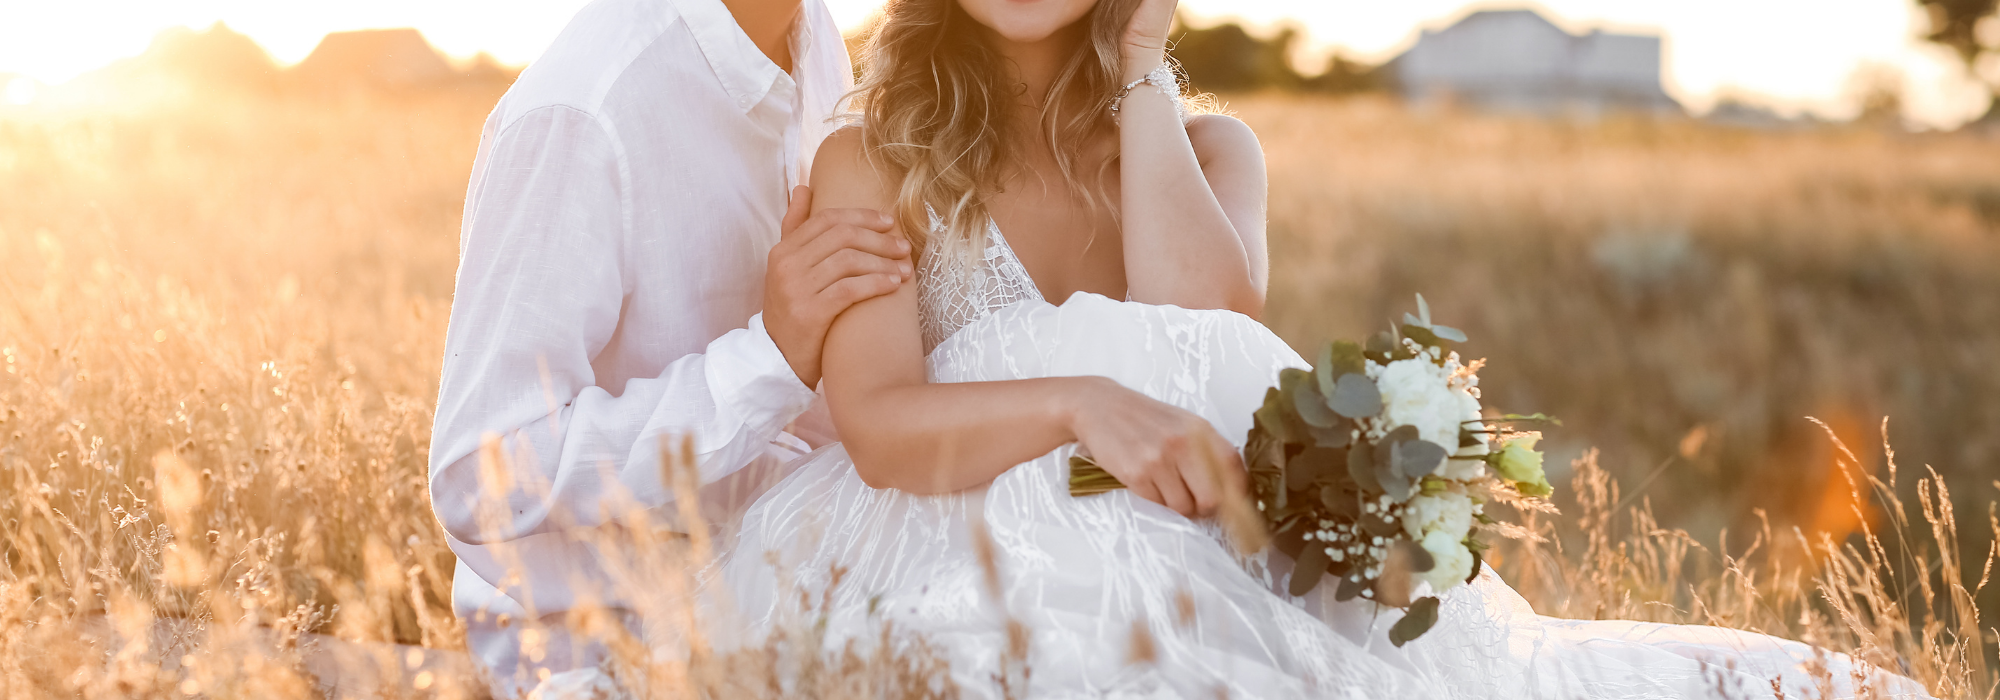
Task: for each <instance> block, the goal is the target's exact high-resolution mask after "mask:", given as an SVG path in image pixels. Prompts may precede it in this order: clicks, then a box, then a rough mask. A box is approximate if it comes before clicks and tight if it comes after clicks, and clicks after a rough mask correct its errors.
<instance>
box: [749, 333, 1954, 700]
mask: <svg viewBox="0 0 2000 700" xmlns="http://www.w3.org/2000/svg"><path fill="white" fill-rule="evenodd" d="M1305 366H1306V363H1305V362H1304V361H1303V360H1302V359H1301V358H1300V357H1299V356H1298V354H1297V353H1295V352H1293V351H1292V350H1291V349H1290V348H1289V347H1287V346H1286V345H1285V343H1284V342H1283V341H1282V340H1280V339H1279V338H1278V337H1277V336H1276V335H1274V334H1272V333H1271V332H1270V331H1269V330H1267V329H1266V328H1264V327H1263V326H1262V325H1260V324H1258V323H1257V322H1255V321H1253V320H1251V319H1249V318H1247V317H1244V316H1241V315H1239V314H1234V313H1229V312H1223V311H1189V310H1185V309H1180V308H1176V307H1162V306H1150V305H1144V304H1138V303H1132V302H1118V301H1112V300H1110V299H1106V298H1104V297H1101V296H1097V295H1091V294H1082V293H1079V294H1077V295H1076V296H1073V297H1071V298H1070V299H1069V300H1068V301H1067V302H1065V303H1064V304H1063V305H1062V306H1059V307H1058V306H1053V305H1050V304H1048V303H1046V302H1042V301H1025V302H1021V303H1019V304H1015V305H1013V306H1009V307H1006V308H1004V309H1000V310H998V311H995V312H993V313H990V314H988V315H987V316H986V317H984V318H982V319H980V320H978V321H975V322H974V323H972V324H971V325H968V326H966V327H965V328H963V329H961V330H960V331H959V332H958V333H957V334H955V335H953V336H952V337H951V338H950V339H948V340H946V341H945V342H944V343H942V344H940V345H939V346H938V347H937V348H936V350H934V351H933V352H932V354H931V355H930V357H929V372H930V378H931V381H933V382H965V381H996V380H1010V379H1029V378H1037V377H1052V376H1080V375H1101V376H1106V377H1110V378H1113V379H1115V380H1117V381H1119V382H1120V383H1121V384H1123V385H1125V386H1127V387H1130V388H1132V389H1134V390H1137V391H1141V392H1144V393H1145V394H1147V395H1149V396H1152V397H1154V398H1157V399H1159V400H1161V401H1165V402H1168V403H1171V404H1174V405H1177V406H1180V407H1182V408H1185V409H1188V410H1190V411H1193V412H1195V413H1197V414H1199V415H1201V416H1202V417H1204V418H1206V419H1208V420H1209V421H1211V422H1213V423H1214V424H1215V425H1216V427H1217V429H1218V430H1219V431H1220V432H1221V433H1222V434H1223V435H1225V436H1228V437H1230V438H1232V439H1235V440H1239V441H1240V440H1242V439H1243V436H1245V435H1246V434H1247V432H1248V430H1249V427H1250V421H1251V414H1252V412H1253V411H1254V410H1255V409H1256V407H1257V406H1258V405H1259V404H1260V403H1261V402H1262V399H1263V394H1264V390H1265V388H1266V387H1269V386H1272V385H1274V384H1276V382H1277V375H1278V372H1279V371H1280V370H1282V369H1284V368H1286V367H1305ZM1074 451H1075V448H1074V446H1069V447H1063V448H1061V449H1057V450H1055V451H1054V452H1051V453H1049V454H1047V455H1044V456H1042V457H1039V458H1037V459H1034V460H1031V461H1028V462H1024V463H1022V464H1020V465H1018V466H1016V467H1014V468H1013V469H1012V470H1009V471H1008V472H1006V473H1005V474H1002V475H1001V476H1000V477H999V478H997V479H995V480H994V481H993V482H992V483H991V484H989V485H987V486H985V487H983V488H979V489H974V490H969V491H965V492H961V493H955V494H949V495H942V496H916V495H910V494H906V493H902V492H899V491H895V490H882V489H873V488H870V487H868V486H867V485H866V484H864V483H862V481H861V479H860V478H859V476H858V475H857V474H856V473H855V470H854V468H853V464H852V462H851V461H850V460H849V459H848V457H847V455H846V453H845V452H844V451H843V450H842V449H841V448H840V446H838V445H832V446H829V447H826V448H823V449H821V450H819V451H816V452H814V453H812V454H810V455H807V456H806V457H804V458H802V459H801V460H800V461H799V462H798V463H797V464H796V465H795V471H793V472H792V473H791V474H789V475H788V476H786V477H785V478H784V479H783V480H782V481H779V482H778V483H777V485H775V486H774V487H772V488H771V489H770V490H769V491H768V492H766V493H765V494H764V495H763V496H762V497H761V498H759V499H758V500H757V501H756V502H755V503H754V504H753V505H752V506H751V507H750V508H749V510H748V511H746V512H745V513H744V514H743V517H742V519H741V521H740V525H739V526H738V527H737V528H736V529H735V531H734V532H732V533H729V534H730V535H731V536H730V537H729V538H728V539H729V540H730V541H731V544H729V545H728V549H727V551H726V552H725V553H724V555H723V557H722V559H721V560H720V561H719V562H718V564H717V565H716V568H715V569H714V571H713V575H712V576H711V578H710V581H711V585H712V586H714V587H718V588H719V589H720V591H721V593H722V594H723V595H721V596H719V599H726V600H728V601H729V602H728V603H727V604H726V607H728V608H729V610H728V611H725V614H724V616H727V617H733V618H734V619H733V620H731V624H732V625H735V626H737V627H738V628H739V629H743V630H747V631H748V635H747V636H746V637H744V638H743V639H746V640H750V639H757V638H759V637H760V635H761V634H762V633H764V632H767V631H769V630H771V629H774V628H776V627H778V626H781V625H787V624H807V625H818V624H824V625H825V630H826V632H827V634H826V643H827V644H828V645H829V646H838V645H843V644H846V643H848V642H850V641H853V642H856V643H861V644H868V643H872V640H876V639H879V638H880V631H881V630H882V629H883V626H884V625H889V626H891V628H892V629H893V630H894V631H895V633H896V634H898V635H904V636H903V637H899V638H913V637H911V635H920V636H921V637H922V638H923V639H924V640H926V641H927V643H928V644H929V645H930V647H931V648H932V649H934V650H935V651H936V652H937V653H939V654H942V655H943V656H944V657H945V658H946V659H947V660H948V661H949V662H950V664H951V674H952V678H953V679H954V680H955V681H956V682H957V683H958V684H959V686H960V687H961V690H962V691H963V692H964V693H965V694H966V695H967V696H969V697H975V698H986V697H1000V693H1001V691H1000V689H999V681H998V680H997V679H1001V678H1007V679H1009V682H1011V683H1017V684H1018V683H1021V682H1023V681H1025V683H1026V686H1027V687H1026V690H1025V693H1023V692H1021V691H1020V687H1019V685H1016V686H1015V688H1016V693H1015V694H1016V695H1017V696H1023V697H1035V698H1189V699H1193V698H1203V699H1206V698H1218V697H1228V698H1236V699H1250V698H1273V699H1275V698H1357V699H1358V698H1698V697H1717V696H1718V692H1717V689H1718V688H1727V689H1730V690H1731V694H1730V695H1729V696H1730V697H1745V698H1769V697H1777V694H1776V693H1775V692H1774V689H1773V684H1772V679H1779V683H1780V687H1782V688H1783V690H1784V695H1783V697H1788V698H1802V697H1819V695H1818V693H1817V692H1815V691H1812V690H1811V689H1812V688H1814V687H1815V685H1814V684H1815V682H1816V681H1815V680H1814V675H1815V674H1812V673H1809V672H1808V671H1807V670H1806V669H1807V668H1808V667H1809V666H1814V665H1817V666H1821V667H1824V668H1826V669H1827V670H1828V671H1830V672H1831V673H1830V675H1832V677H1833V678H1834V679H1836V681H1840V682H1842V684H1843V686H1851V685H1852V682H1851V679H1848V678H1847V672H1848V669H1849V668H1850V666H1851V661H1850V660H1848V659H1847V658H1846V657H1844V656H1840V655H1828V654H1824V653H1821V652H1818V651H1817V650H1815V649H1813V648H1812V647H1809V646H1806V645H1803V644H1798V643H1795V642H1788V641H1784V640H1780V639H1776V638H1772V637H1767V636H1763V635H1756V634H1750V633H1743V632H1736V631H1732V630H1723V629H1718V628H1710V627H1693V626H1676V625H1661V624H1649V623H1636V622H1622V621H1610V622H1585V621H1571V620H1559V619H1553V618H1546V617H1541V616H1538V615H1536V614H1535V613H1534V611H1533V610H1532V609H1531V608H1530V607H1529V606H1528V604H1527V603H1526V601H1524V600H1523V599H1522V598H1521V597H1520V596H1519V595H1517V594H1516V593H1515V592H1514V591H1513V590H1512V589H1510V588H1508V587H1507V585H1506V584H1505V583H1504V582H1502V581H1501V580H1500V579H1499V578H1498V577H1497V576H1495V575H1494V574H1493V573H1492V572H1491V571H1490V570H1489V571H1487V572H1484V573H1482V574H1481V576H1480V577H1479V578H1478V579H1477V580H1476V581H1475V582H1474V583H1473V584H1471V585H1468V586H1461V587H1459V588H1456V589H1454V590H1452V591H1450V592H1448V593H1447V594H1445V595H1444V596H1443V599H1444V606H1443V608H1442V609H1441V614H1440V620H1439V622H1438V624H1437V626H1436V627H1434V628H1433V629H1432V630H1431V631H1430V632H1429V633H1428V634H1426V635H1424V636H1423V637H1421V638H1419V639H1417V640H1416V641H1414V642H1411V643H1409V644H1408V645H1405V646H1404V647H1402V648H1396V647H1393V646H1391V645H1390V644H1389V642H1388V639H1387V629H1388V627H1389V626H1390V625H1392V624H1393V623H1394V622H1395V621H1396V619H1397V618H1398V615H1399V613H1398V612H1397V611H1395V610H1391V609H1382V608H1379V607H1378V606H1376V605H1374V604H1373V603H1369V602H1367V601H1363V600H1354V601H1348V602H1344V603H1343V602H1335V601H1334V600H1333V599H1332V594H1331V591H1330V590H1328V589H1330V588H1331V587H1327V586H1323V587H1321V589H1319V590H1316V591H1315V592H1314V593H1313V594H1311V595H1309V596H1308V597H1306V598H1293V597H1290V596H1288V595H1285V594H1284V593H1283V592H1282V591H1284V590H1285V584H1286V577H1287V576H1288V575H1289V571H1290V562H1289V561H1287V560H1285V558H1284V557H1283V555H1281V554H1274V553H1269V552H1265V553H1258V554H1255V555H1249V556H1244V555H1239V554H1237V553H1236V552H1234V551H1233V550H1232V549H1231V548H1230V547H1229V545H1228V544H1227V542H1226V540H1225V538H1224V536H1223V533H1222V532H1221V531H1220V529H1219V528H1218V527H1217V526H1216V525H1215V524H1214V523H1212V522H1208V521H1194V520H1189V519H1187V518H1184V517H1182V516H1180V515H1179V514H1176V513H1174V512H1172V511H1171V510H1168V509H1167V508H1165V507H1163V506H1160V505H1158V504H1155V503H1152V502H1150V501H1146V500H1143V499H1139V498H1135V497H1133V496H1132V495H1131V494H1130V493H1127V492H1122V491H1120V492H1113V493H1109V494H1104V495H1099V496H1090V497H1084V498H1073V497H1071V496H1070V495H1069V490H1068V468H1067V464H1068V459H1069V457H1070V456H1071V455H1072V454H1073V453H1074ZM1010 626H1012V627H1014V628H1015V629H1016V630H1018V631H1025V635H1021V634H1018V632H1017V634H1015V635H1014V636H1013V637H1011V638H1010V634H1009V628H1010ZM1022 662H1025V664H1023V663H1022ZM1023 665H1025V668H1026V669H1027V670H1028V675H1027V676H1026V677H1025V679H1023V678H1021V677H1020V674H1019V669H1020V667H1021V666H1023ZM1010 674H1011V675H1010ZM1819 675H1826V674H1819ZM1882 683H1886V684H1887V686H1888V689H1889V690H1890V691H1891V692H1889V693H1888V694H1886V695H1880V696H1882V697H1925V696H1924V695H1923V694H1922V692H1921V688H1918V687H1917V686H1916V684H1914V683H1912V682H1909V681H1907V680H1903V679H1900V678H1895V677H1887V678H1884V679H1882ZM1853 694H1854V690H1853V688H1852V687H1840V688H1837V689H1836V692H1835V693H1834V695H1833V697H1848V696H1852V695H1853Z"/></svg>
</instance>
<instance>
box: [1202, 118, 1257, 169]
mask: <svg viewBox="0 0 2000 700" xmlns="http://www.w3.org/2000/svg"><path fill="white" fill-rule="evenodd" d="M1187 132H1188V142H1189V143H1190V144H1192V145H1193V146H1194V154H1195V157H1196V158H1199V159H1200V160H1201V162H1202V163H1203V164H1207V163H1209V162H1211V161H1213V160H1216V159H1218V158H1222V159H1227V158H1238V157H1243V156H1246V155H1250V154H1256V155H1257V156H1259V157H1261V156H1262V155H1263V146H1262V145H1260V144H1258V142H1257V132H1256V131H1253V130H1251V128H1250V125H1249V124H1245V123H1243V120H1241V119H1237V118H1236V117H1234V116H1231V115H1228V114H1197V115H1195V116H1194V117H1193V118H1190V119H1188V123H1187Z"/></svg>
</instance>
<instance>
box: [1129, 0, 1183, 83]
mask: <svg viewBox="0 0 2000 700" xmlns="http://www.w3.org/2000/svg"><path fill="white" fill-rule="evenodd" d="M1179 5H1180V0H1140V2H1139V9H1137V10H1135V11H1133V12H1132V21H1131V22H1128V23H1126V25H1125V38H1124V44H1125V46H1124V53H1125V79H1126V80H1137V79H1139V78H1142V77H1145V75H1146V74H1147V73H1150V72H1152V70H1153V69H1154V68H1157V67H1159V65H1160V63H1161V62H1162V61H1165V60H1166V56H1167V32H1168V31H1170V30H1172V29H1173V25H1174V8H1176V7H1178V6H1179Z"/></svg>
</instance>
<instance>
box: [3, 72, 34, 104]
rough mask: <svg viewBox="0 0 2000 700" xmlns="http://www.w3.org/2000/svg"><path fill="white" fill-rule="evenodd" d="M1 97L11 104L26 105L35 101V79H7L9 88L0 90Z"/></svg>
mask: <svg viewBox="0 0 2000 700" xmlns="http://www.w3.org/2000/svg"><path fill="white" fill-rule="evenodd" d="M0 99H4V100H5V101H6V102H7V104H10V105H17V106H18V105H25V104H28V103H30V102H34V101H35V81H34V80H33V79H30V78H14V79H12V80H9V81H7V89H6V90H5V91H4V92H0Z"/></svg>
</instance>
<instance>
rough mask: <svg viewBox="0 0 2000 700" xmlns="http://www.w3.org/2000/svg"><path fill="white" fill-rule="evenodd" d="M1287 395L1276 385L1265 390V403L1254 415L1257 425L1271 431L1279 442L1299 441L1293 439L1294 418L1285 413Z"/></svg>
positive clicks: (1265, 430)
mask: <svg viewBox="0 0 2000 700" xmlns="http://www.w3.org/2000/svg"><path fill="white" fill-rule="evenodd" d="M1284 401H1285V395H1284V394H1283V393H1281V392H1279V391H1278V390H1277V389H1276V388H1275V387H1274V388H1272V389H1270V390H1268V391H1265V392H1264V405H1263V406H1261V407H1259V408H1258V409H1257V412H1256V413H1255V414H1254V415H1253V417H1254V418H1255V419H1256V420H1257V426H1258V427H1260V428H1263V429H1264V432H1267V433H1270V435H1271V437H1272V438H1274V439H1276V440H1277V441H1278V442H1281V443H1284V442H1299V440H1294V439H1292V433H1291V431H1292V420H1291V418H1290V417H1288V416H1286V415H1285V405H1284Z"/></svg>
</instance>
